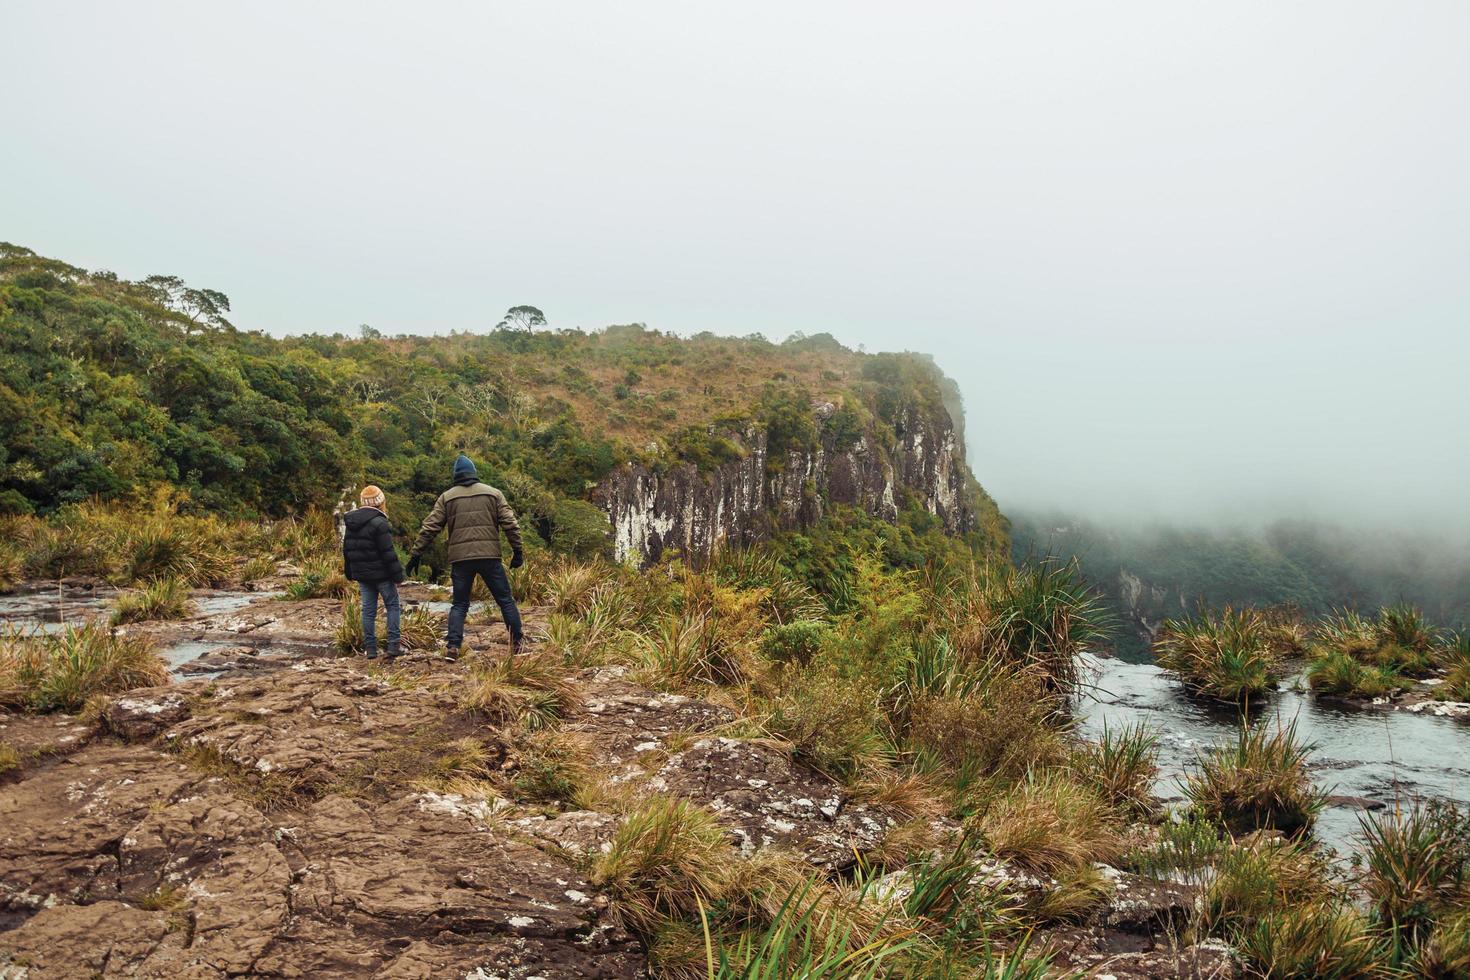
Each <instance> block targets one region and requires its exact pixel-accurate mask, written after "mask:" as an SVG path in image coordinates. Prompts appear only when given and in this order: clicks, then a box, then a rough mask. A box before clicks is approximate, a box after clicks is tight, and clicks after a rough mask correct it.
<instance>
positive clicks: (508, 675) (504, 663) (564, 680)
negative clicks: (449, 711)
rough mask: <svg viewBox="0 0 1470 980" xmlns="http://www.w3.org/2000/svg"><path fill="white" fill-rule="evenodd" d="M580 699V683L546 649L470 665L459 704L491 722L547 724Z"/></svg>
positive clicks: (531, 725)
mask: <svg viewBox="0 0 1470 980" xmlns="http://www.w3.org/2000/svg"><path fill="white" fill-rule="evenodd" d="M576 700H577V685H576V684H575V683H574V682H573V681H572V680H571V679H570V678H569V677H567V676H566V673H565V668H563V667H562V665H561V664H560V663H559V662H557V660H556V659H555V658H553V657H552V656H551V655H549V654H548V653H546V652H543V651H537V652H535V653H532V654H528V655H525V656H520V657H505V658H502V659H500V660H497V661H493V662H486V661H483V660H480V661H476V662H474V663H473V664H472V665H471V668H470V678H469V684H468V686H467V687H466V688H465V689H464V691H463V693H462V694H461V695H460V706H461V707H462V708H464V709H465V710H467V711H473V712H475V713H476V714H480V715H484V716H485V717H487V718H489V719H490V720H491V721H492V722H494V723H496V724H500V725H508V724H512V723H515V722H520V723H522V724H524V725H525V727H527V728H531V729H536V728H544V727H547V726H549V725H552V724H555V722H556V721H557V720H558V719H559V718H561V717H562V716H563V715H564V714H565V713H566V712H567V711H568V710H569V709H570V708H571V707H572V705H573V704H574V703H575V702H576Z"/></svg>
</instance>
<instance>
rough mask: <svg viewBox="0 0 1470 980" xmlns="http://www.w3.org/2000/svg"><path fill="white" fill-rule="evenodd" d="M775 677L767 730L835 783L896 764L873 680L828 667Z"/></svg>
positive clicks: (793, 669) (792, 669)
mask: <svg viewBox="0 0 1470 980" xmlns="http://www.w3.org/2000/svg"><path fill="white" fill-rule="evenodd" d="M777 677H778V680H777V687H778V691H777V693H776V695H775V696H774V697H773V698H772V700H771V702H770V703H769V705H768V706H767V712H768V714H767V718H766V722H765V725H766V729H767V731H769V732H770V733H771V734H773V735H776V736H778V737H779V738H782V739H785V740H786V741H787V742H789V743H790V745H791V748H792V752H793V754H794V755H795V756H796V757H797V758H798V759H800V760H801V761H803V762H805V763H806V764H808V765H810V766H812V767H813V768H815V769H818V770H820V771H822V772H825V773H827V774H828V775H830V776H832V777H833V778H834V779H851V778H852V777H853V776H855V775H856V774H857V773H860V772H863V771H865V770H873V769H877V768H881V767H883V766H887V765H889V764H891V763H892V762H893V759H894V756H895V749H894V745H893V741H892V739H891V737H889V735H888V734H887V729H888V718H887V715H886V714H885V713H884V710H883V707H882V704H881V699H882V696H883V691H882V689H881V688H880V687H879V686H878V685H877V684H875V683H874V682H873V680H872V678H871V677H867V676H865V675H861V674H859V675H854V676H849V675H844V674H843V673H842V672H841V671H839V670H838V669H836V668H835V667H833V666H832V665H830V664H825V663H824V664H813V665H811V666H809V667H796V666H794V665H791V666H788V667H787V668H786V669H784V670H782V671H780V672H779V674H778V675H777Z"/></svg>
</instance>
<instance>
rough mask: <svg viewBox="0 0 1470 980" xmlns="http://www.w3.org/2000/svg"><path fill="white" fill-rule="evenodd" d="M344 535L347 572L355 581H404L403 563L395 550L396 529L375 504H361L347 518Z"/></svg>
mask: <svg viewBox="0 0 1470 980" xmlns="http://www.w3.org/2000/svg"><path fill="white" fill-rule="evenodd" d="M344 523H345V524H346V525H347V533H346V535H345V536H343V538H342V561H343V562H344V563H345V564H346V566H347V567H346V568H345V569H344V571H346V573H347V577H348V578H350V579H352V581H354V582H383V581H389V582H402V581H403V566H402V565H400V564H399V563H398V552H396V551H394V550H393V528H391V527H389V526H388V518H387V516H386V515H385V514H384V513H383V512H382V511H380V510H378V509H377V508H376V507H359V508H358V509H357V510H354V511H349V512H348V514H347V516H346V517H345V518H344Z"/></svg>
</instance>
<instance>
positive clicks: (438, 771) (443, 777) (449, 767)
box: [414, 736, 500, 800]
mask: <svg viewBox="0 0 1470 980" xmlns="http://www.w3.org/2000/svg"><path fill="white" fill-rule="evenodd" d="M492 761H493V760H492V757H491V753H490V750H489V749H488V748H487V747H486V746H485V743H484V742H482V741H480V740H479V739H477V738H473V737H469V736H466V737H465V738H459V739H455V740H454V741H452V742H449V743H447V744H446V745H444V746H443V747H442V748H440V749H439V750H438V751H437V752H436V753H435V754H434V755H433V758H432V760H431V761H430V762H429V766H428V771H427V772H425V773H424V774H423V776H421V777H420V778H419V779H418V781H417V782H416V783H415V784H414V785H415V787H416V788H418V789H420V790H428V791H432V792H435V793H453V794H455V795H458V796H464V797H468V798H472V799H481V800H487V799H497V798H499V795H500V794H499V793H497V792H496V790H495V785H494V783H493V781H492V776H493V775H494V774H493V772H492V771H491V762H492Z"/></svg>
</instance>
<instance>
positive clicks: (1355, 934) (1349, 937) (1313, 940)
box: [1236, 898, 1390, 980]
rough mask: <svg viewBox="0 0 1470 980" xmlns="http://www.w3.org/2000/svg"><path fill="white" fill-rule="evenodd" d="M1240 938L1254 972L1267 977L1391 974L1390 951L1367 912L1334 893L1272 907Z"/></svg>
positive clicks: (1348, 979) (1330, 979) (1342, 979)
mask: <svg viewBox="0 0 1470 980" xmlns="http://www.w3.org/2000/svg"><path fill="white" fill-rule="evenodd" d="M1236 943H1237V944H1238V949H1239V952H1240V954H1241V956H1242V957H1243V958H1244V959H1245V960H1246V961H1247V962H1249V963H1250V964H1251V966H1252V967H1253V975H1255V976H1260V977H1264V978H1268V980H1298V978H1308V977H1312V978H1316V977H1320V978H1323V980H1355V978H1359V977H1376V976H1388V975H1390V974H1389V972H1388V971H1387V970H1386V969H1385V965H1386V961H1387V960H1388V959H1389V951H1388V950H1387V949H1385V948H1384V944H1383V941H1382V939H1381V937H1380V936H1379V935H1378V934H1377V933H1376V932H1375V931H1374V930H1373V928H1372V924H1371V923H1370V921H1369V919H1368V917H1367V916H1365V915H1364V914H1363V913H1362V912H1360V911H1358V910H1357V909H1356V908H1354V907H1353V906H1352V905H1351V904H1349V903H1347V902H1344V901H1342V900H1340V899H1336V898H1331V899H1324V900H1319V901H1314V902H1307V903H1304V904H1300V905H1284V906H1280V907H1277V908H1273V909H1270V910H1269V911H1267V912H1265V913H1264V914H1263V915H1262V916H1261V917H1260V919H1259V920H1257V922H1256V924H1255V926H1254V927H1253V928H1251V929H1247V930H1243V931H1242V932H1241V933H1240V934H1239V935H1238V937H1237V939H1236Z"/></svg>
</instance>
